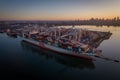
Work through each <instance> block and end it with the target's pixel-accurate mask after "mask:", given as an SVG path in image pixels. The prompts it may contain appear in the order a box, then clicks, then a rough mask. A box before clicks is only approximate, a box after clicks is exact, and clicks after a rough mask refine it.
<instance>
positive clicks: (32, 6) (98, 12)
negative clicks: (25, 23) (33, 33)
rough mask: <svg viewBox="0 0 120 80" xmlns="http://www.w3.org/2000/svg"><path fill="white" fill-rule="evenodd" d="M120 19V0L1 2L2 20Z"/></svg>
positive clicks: (0, 13)
mask: <svg viewBox="0 0 120 80" xmlns="http://www.w3.org/2000/svg"><path fill="white" fill-rule="evenodd" d="M115 16H118V17H120V0H0V20H76V19H90V18H91V17H93V18H96V17H98V18H113V17H115Z"/></svg>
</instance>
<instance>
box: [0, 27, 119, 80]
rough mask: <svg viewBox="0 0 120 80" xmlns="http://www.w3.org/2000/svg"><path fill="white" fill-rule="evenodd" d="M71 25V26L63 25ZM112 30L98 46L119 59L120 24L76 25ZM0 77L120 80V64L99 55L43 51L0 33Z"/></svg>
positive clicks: (106, 53) (108, 54)
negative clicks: (93, 57)
mask: <svg viewBox="0 0 120 80" xmlns="http://www.w3.org/2000/svg"><path fill="white" fill-rule="evenodd" d="M64 27H70V26H64ZM75 28H85V29H90V30H98V31H110V32H111V33H112V35H111V37H110V38H109V39H107V40H104V41H103V42H102V43H101V44H100V45H99V47H98V49H100V50H102V52H103V55H104V56H106V57H108V58H112V59H117V60H120V26H116V27H114V26H110V27H107V26H103V27H96V26H75ZM0 74H1V75H0V76H1V77H0V78H4V79H5V78H9V79H10V78H12V79H14V78H15V79H20V78H21V79H25V78H26V79H51V80H52V79H55V80H80V79H82V80H120V76H119V75H120V63H117V62H114V61H109V60H104V59H100V58H96V61H88V60H82V59H76V58H73V57H67V56H63V55H58V54H56V53H52V52H48V51H44V50H41V49H38V48H35V47H33V46H31V45H29V44H26V43H24V42H22V38H21V37H18V38H12V37H9V36H7V35H6V33H0Z"/></svg>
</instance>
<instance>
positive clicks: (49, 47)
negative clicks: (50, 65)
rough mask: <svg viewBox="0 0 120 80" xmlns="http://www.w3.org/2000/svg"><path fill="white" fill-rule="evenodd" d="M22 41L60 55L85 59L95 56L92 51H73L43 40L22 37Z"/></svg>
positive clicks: (91, 58) (92, 58)
mask: <svg viewBox="0 0 120 80" xmlns="http://www.w3.org/2000/svg"><path fill="white" fill-rule="evenodd" d="M22 41H23V42H25V43H28V44H31V45H33V46H36V47H39V48H42V49H44V50H48V51H52V52H55V53H57V54H60V55H67V56H72V57H76V58H81V59H87V60H95V58H94V57H93V56H95V55H96V54H94V53H75V52H72V51H69V50H67V49H63V48H60V47H56V46H52V45H48V44H45V43H43V42H38V41H34V40H30V39H24V40H22Z"/></svg>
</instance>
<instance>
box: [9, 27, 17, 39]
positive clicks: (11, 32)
mask: <svg viewBox="0 0 120 80" xmlns="http://www.w3.org/2000/svg"><path fill="white" fill-rule="evenodd" d="M7 35H8V36H10V37H14V38H17V33H16V32H15V31H12V30H10V29H8V30H7Z"/></svg>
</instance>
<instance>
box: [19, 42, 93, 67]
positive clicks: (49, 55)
mask: <svg viewBox="0 0 120 80" xmlns="http://www.w3.org/2000/svg"><path fill="white" fill-rule="evenodd" d="M21 45H22V48H23V50H26V51H32V52H34V53H36V52H37V53H38V54H39V55H40V56H45V59H46V60H47V59H53V60H54V61H56V62H57V63H60V64H62V65H64V66H66V68H68V67H71V68H79V69H85V68H87V69H94V68H95V65H94V63H93V62H92V61H90V60H84V59H78V58H74V57H70V56H65V55H59V54H56V53H53V52H48V51H45V50H42V49H40V48H39V47H36V46H33V45H31V44H28V43H25V42H23V41H21Z"/></svg>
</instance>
